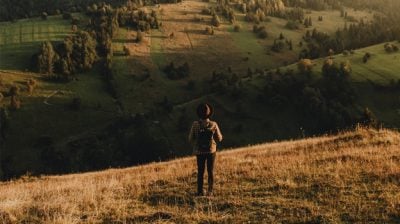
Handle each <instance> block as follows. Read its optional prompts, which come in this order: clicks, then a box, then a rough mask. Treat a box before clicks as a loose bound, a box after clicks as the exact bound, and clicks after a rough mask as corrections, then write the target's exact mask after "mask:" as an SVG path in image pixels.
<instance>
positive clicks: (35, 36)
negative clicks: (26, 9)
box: [0, 16, 71, 71]
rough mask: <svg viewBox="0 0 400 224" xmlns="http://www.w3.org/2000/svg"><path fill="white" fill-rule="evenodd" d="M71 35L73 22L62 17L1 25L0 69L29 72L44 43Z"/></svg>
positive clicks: (3, 23)
mask: <svg viewBox="0 0 400 224" xmlns="http://www.w3.org/2000/svg"><path fill="white" fill-rule="evenodd" d="M69 34H71V22H70V21H69V20H63V19H62V18H61V16H49V17H48V19H47V20H42V19H41V18H33V19H23V20H17V21H16V22H2V23H0V69H12V70H22V71H24V70H27V69H29V68H30V61H31V57H32V55H33V54H35V53H37V52H38V51H39V48H40V44H41V43H42V42H44V41H61V40H63V39H64V37H65V36H67V35H69Z"/></svg>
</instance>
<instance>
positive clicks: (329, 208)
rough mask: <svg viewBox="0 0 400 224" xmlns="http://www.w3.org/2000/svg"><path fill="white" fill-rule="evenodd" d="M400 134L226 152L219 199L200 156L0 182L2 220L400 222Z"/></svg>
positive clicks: (220, 164)
mask: <svg viewBox="0 0 400 224" xmlns="http://www.w3.org/2000/svg"><path fill="white" fill-rule="evenodd" d="M399 145H400V135H399V134H398V133H396V132H392V131H388V130H380V131H376V130H368V129H358V130H356V131H355V132H348V133H343V134H340V135H337V136H326V137H320V138H312V139H305V140H299V141H288V142H282V143H272V144H264V145H257V146H252V147H248V148H242V149H237V150H232V151H226V152H220V153H219V154H218V158H217V170H216V180H217V183H216V195H215V196H213V197H195V196H193V194H194V191H195V190H194V189H195V176H196V173H195V162H194V158H193V157H190V158H184V159H178V160H174V161H170V162H163V163H154V164H150V165H145V166H139V167H133V168H129V169H114V170H107V171H103V172H94V173H86V174H76V175H66V176H49V177H42V178H39V179H38V178H31V177H25V178H21V179H19V180H16V181H12V182H6V183H2V184H0V223H244V222H247V223H354V222H357V223H398V222H399V221H400V147H399Z"/></svg>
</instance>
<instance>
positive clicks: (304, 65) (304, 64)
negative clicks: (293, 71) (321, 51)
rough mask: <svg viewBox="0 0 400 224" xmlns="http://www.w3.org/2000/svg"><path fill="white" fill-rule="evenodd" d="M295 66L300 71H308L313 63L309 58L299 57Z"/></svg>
mask: <svg viewBox="0 0 400 224" xmlns="http://www.w3.org/2000/svg"><path fill="white" fill-rule="evenodd" d="M297 68H298V70H299V72H301V73H309V72H311V70H312V68H313V63H312V61H311V60H310V59H301V60H300V61H299V62H298V63H297Z"/></svg>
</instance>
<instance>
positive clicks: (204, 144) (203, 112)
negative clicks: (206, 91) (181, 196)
mask: <svg viewBox="0 0 400 224" xmlns="http://www.w3.org/2000/svg"><path fill="white" fill-rule="evenodd" d="M197 115H198V117H199V120H198V121H194V122H193V124H192V128H191V129H190V133H189V142H190V143H191V144H192V145H193V151H194V154H195V155H196V159H197V195H198V196H202V195H204V192H203V178H204V170H205V167H206V164H207V173H208V192H207V194H208V195H212V193H213V184H214V173H213V171H214V163H215V157H216V151H217V143H216V142H217V141H218V142H221V141H222V134H221V131H220V130H219V127H218V124H217V123H216V122H215V121H211V120H210V117H211V116H212V115H213V108H212V107H211V106H210V105H209V104H206V103H204V104H200V105H199V106H198V107H197Z"/></svg>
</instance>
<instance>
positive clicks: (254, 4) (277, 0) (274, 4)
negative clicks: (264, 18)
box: [219, 0, 285, 16]
mask: <svg viewBox="0 0 400 224" xmlns="http://www.w3.org/2000/svg"><path fill="white" fill-rule="evenodd" d="M219 1H220V0H219ZM220 2H222V4H228V1H226V0H225V1H220ZM235 7H236V8H237V9H239V10H241V11H242V12H243V13H248V12H253V13H255V12H256V11H257V10H261V11H262V12H263V13H264V14H265V15H270V16H274V15H277V14H280V13H282V11H283V10H284V9H285V5H284V4H283V2H282V0H264V1H252V0H245V1H237V2H236V4H235Z"/></svg>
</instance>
